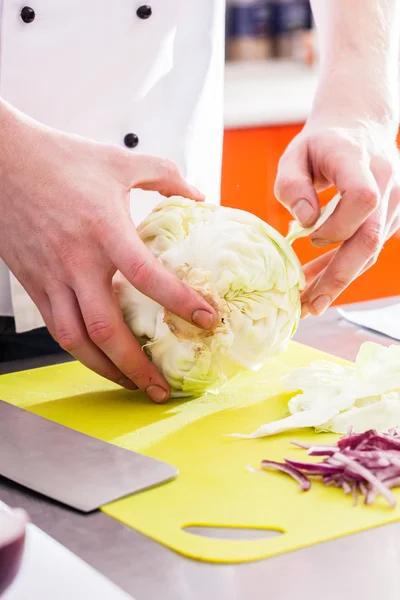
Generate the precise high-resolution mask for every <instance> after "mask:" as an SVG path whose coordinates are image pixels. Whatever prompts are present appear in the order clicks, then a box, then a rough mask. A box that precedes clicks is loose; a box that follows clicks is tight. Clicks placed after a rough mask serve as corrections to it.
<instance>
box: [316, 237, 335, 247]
mask: <svg viewBox="0 0 400 600" xmlns="http://www.w3.org/2000/svg"><path fill="white" fill-rule="evenodd" d="M311 243H312V245H313V246H316V247H317V248H324V247H325V246H329V245H330V244H332V242H330V241H329V240H323V239H322V238H311Z"/></svg>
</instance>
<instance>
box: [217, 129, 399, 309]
mask: <svg viewBox="0 0 400 600" xmlns="http://www.w3.org/2000/svg"><path fill="white" fill-rule="evenodd" d="M301 128H302V124H298V125H284V126H277V127H262V128H254V129H241V130H229V131H226V132H225V139H224V158H223V167H222V204H223V205H224V206H231V207H234V208H241V209H245V210H248V211H249V212H252V213H254V214H255V215H257V216H258V217H260V218H262V219H264V220H265V221H267V222H268V223H270V224H271V225H272V226H273V227H275V228H276V229H277V230H278V231H280V232H281V233H282V234H284V235H286V233H287V230H288V225H289V221H290V220H291V216H290V215H289V213H288V212H287V211H286V209H284V208H283V207H282V206H281V205H280V204H279V203H278V202H277V200H276V199H275V196H274V182H275V176H276V172H277V168H278V162H279V158H280V156H281V155H282V153H283V151H284V150H285V148H286V146H287V145H288V144H289V142H290V141H291V140H292V139H293V137H294V136H295V135H297V133H299V131H300V130H301ZM333 194H334V191H333V190H329V191H327V192H324V193H323V194H321V196H320V198H321V203H322V204H325V203H326V202H327V201H328V200H329V199H330V198H331V197H332V196H333ZM294 248H295V250H296V252H297V254H298V256H299V258H300V261H301V262H302V264H304V263H306V262H308V261H309V260H312V259H313V258H316V257H317V256H319V255H320V254H322V253H323V251H321V250H318V249H317V248H314V247H313V246H312V245H311V243H310V241H309V240H308V239H303V240H299V241H298V242H296V243H295V244H294ZM399 262H400V236H399V234H397V235H396V236H394V237H393V238H392V239H391V240H389V241H388V242H386V244H385V247H384V248H383V250H382V253H381V255H380V257H379V260H378V262H377V263H376V265H374V266H373V267H372V268H371V269H369V271H367V272H366V273H365V274H364V275H362V276H361V277H359V278H358V279H357V280H356V281H354V282H353V283H352V284H351V286H350V287H349V288H348V289H347V290H345V292H344V293H343V294H342V295H341V296H340V297H339V298H338V300H337V301H336V304H341V303H346V302H359V301H362V300H372V299H374V298H382V297H388V296H395V295H400V274H399V272H400V270H399V268H398V264H399Z"/></svg>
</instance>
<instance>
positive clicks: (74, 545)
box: [0, 300, 400, 600]
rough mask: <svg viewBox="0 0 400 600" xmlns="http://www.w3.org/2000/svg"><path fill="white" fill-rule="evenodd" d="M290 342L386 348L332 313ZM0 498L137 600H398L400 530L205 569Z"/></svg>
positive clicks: (119, 531)
mask: <svg viewBox="0 0 400 600" xmlns="http://www.w3.org/2000/svg"><path fill="white" fill-rule="evenodd" d="M392 301H393V300H392ZM390 302H391V301H390V300H389V301H379V302H375V303H369V306H378V305H384V304H385V303H386V304H388V303H390ZM365 306H366V307H367V305H365ZM359 308H361V306H359ZM296 339H297V341H300V342H303V343H306V344H309V345H310V346H314V347H317V348H320V349H321V350H325V351H327V352H331V353H332V354H336V355H339V356H342V357H344V358H347V359H350V360H351V359H354V358H355V355H356V354H357V351H358V348H359V346H360V344H361V343H362V342H364V341H366V340H368V339H369V340H373V341H377V342H379V343H382V344H386V345H388V344H390V343H392V340H390V339H388V338H385V337H384V336H380V335H376V334H374V333H372V332H367V331H364V330H361V329H359V328H358V327H356V326H354V325H351V324H350V323H346V322H345V321H343V320H342V319H340V317H339V315H338V314H337V312H336V311H335V310H334V309H331V310H329V311H328V312H327V313H326V315H325V316H323V317H320V318H319V319H314V318H311V317H309V318H308V319H307V320H306V321H304V322H303V323H302V324H301V326H300V328H299V331H298V334H297V335H296ZM0 498H1V499H2V500H4V501H5V502H7V503H8V504H10V505H12V506H22V507H23V508H25V509H26V510H27V511H28V512H29V514H30V515H31V518H32V520H33V521H34V522H35V523H36V524H37V525H38V526H39V527H41V528H42V529H44V530H45V531H46V532H47V533H49V534H50V535H52V536H53V537H54V538H56V539H57V540H59V541H60V542H61V543H63V544H64V545H65V546H67V547H68V548H70V549H71V550H72V551H73V552H75V553H76V554H78V555H79V556H81V557H82V558H83V559H84V560H86V561H87V562H88V563H90V564H91V565H93V566H94V567H95V568H97V569H98V570H99V571H101V572H102V573H104V574H105V575H106V576H107V577H109V578H110V579H112V580H113V581H115V583H117V584H118V585H119V586H120V587H122V588H123V589H125V590H126V591H127V592H129V593H131V594H132V595H133V596H134V597H135V598H136V600H159V599H160V598H163V600H206V599H207V600H265V599H266V598H277V599H279V600H293V598H299V600H305V599H306V600H320V599H321V598H323V600H338V599H339V598H340V599H341V600H353V598H363V600H376V598H377V597H383V598H385V600H398V598H399V589H400V524H394V525H388V526H385V527H380V528H378V529H375V530H370V531H367V532H365V533H360V534H356V535H351V536H348V537H345V538H341V539H339V540H336V541H334V542H329V543H325V544H319V545H317V546H313V547H310V548H306V549H303V550H300V551H298V552H293V553H290V554H285V555H282V556H279V557H276V558H272V559H269V560H265V561H260V562H255V563H251V564H244V565H233V566H232V565H210V564H207V563H200V562H195V561H192V560H189V559H185V558H184V557H182V556H180V555H178V554H175V553H174V552H172V551H170V550H168V549H167V548H164V547H163V546H160V545H159V544H157V543H156V542H153V541H152V540H150V539H147V538H145V537H144V536H142V535H140V534H139V533H137V532H136V531H133V530H131V529H129V528H127V527H125V526H124V525H122V524H120V523H118V522H117V521H114V520H112V519H111V518H108V517H107V516H106V515H104V514H102V513H98V512H96V513H91V514H89V515H81V514H78V513H74V512H73V511H70V510H68V509H67V508H63V507H61V506H58V505H56V504H55V503H52V502H50V501H45V500H43V498H40V497H38V496H35V495H34V494H32V493H27V492H26V491H25V490H23V489H21V488H18V487H17V486H15V485H12V484H10V483H8V482H0Z"/></svg>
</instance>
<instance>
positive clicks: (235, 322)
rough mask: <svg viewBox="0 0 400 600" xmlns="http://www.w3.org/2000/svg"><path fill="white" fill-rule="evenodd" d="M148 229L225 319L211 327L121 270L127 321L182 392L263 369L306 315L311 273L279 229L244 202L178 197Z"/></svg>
mask: <svg viewBox="0 0 400 600" xmlns="http://www.w3.org/2000/svg"><path fill="white" fill-rule="evenodd" d="M138 233H139V235H140V237H141V239H142V241H143V242H144V244H145V245H146V246H147V247H148V248H149V249H150V250H151V252H152V253H153V254H154V255H155V256H156V257H157V258H158V260H159V261H160V262H161V263H162V264H163V265H164V267H165V268H166V269H168V270H169V271H171V272H172V273H174V274H175V275H176V276H177V277H179V278H180V279H181V280H182V281H184V282H186V283H187V284H188V285H189V286H191V287H192V288H194V289H195V290H198V291H199V292H200V293H201V294H203V296H204V297H205V298H207V299H208V300H209V302H210V303H211V304H212V305H213V306H214V307H215V308H216V309H217V311H218V313H219V317H220V319H219V325H218V326H217V328H216V329H215V331H214V332H209V331H203V330H201V329H199V328H197V327H196V326H194V325H191V324H188V323H186V322H185V321H183V320H182V319H180V318H179V317H176V316H175V315H172V314H171V313H170V312H169V311H167V310H165V309H164V308H163V307H162V306H160V305H159V304H157V303H156V302H154V301H153V300H151V299H149V298H147V297H146V296H144V295H143V294H141V293H140V292H138V291H137V290H136V289H135V288H134V287H133V286H132V285H131V284H130V283H129V282H128V281H127V280H126V279H125V278H124V277H122V275H121V274H120V273H118V274H117V275H116V277H115V279H114V287H115V290H116V293H117V297H118V300H119V303H120V306H121V309H122V312H123V316H124V320H125V322H126V324H127V325H128V327H129V328H130V330H131V331H132V332H133V334H134V335H135V337H136V338H137V339H138V340H139V341H140V343H141V344H142V347H143V349H144V351H145V352H146V353H147V354H148V356H149V357H150V358H151V360H152V361H153V363H154V364H155V365H156V366H157V367H158V369H159V370H160V371H161V372H162V373H163V374H164V376H165V378H166V379H167V381H168V383H169V384H170V386H171V392H172V396H173V397H179V396H181V397H184V396H198V395H201V394H203V393H204V392H205V391H214V392H217V391H218V390H219V389H220V388H221V386H222V385H223V384H224V383H225V382H226V381H227V380H228V379H230V378H232V377H233V376H235V375H236V374H237V373H239V372H240V371H243V370H244V369H253V370H254V369H257V368H258V367H259V366H260V365H261V364H262V363H263V362H264V361H265V360H266V359H267V358H269V357H270V356H274V355H276V354H279V353H281V352H282V351H283V350H284V349H285V347H286V345H287V343H288V341H289V340H290V338H291V337H292V335H293V334H294V332H295V330H296V328H297V325H298V322H299V318H300V291H301V289H302V288H303V287H304V284H305V281H304V275H303V271H302V268H301V265H300V262H299V260H298V258H297V256H296V254H295V252H294V251H293V249H292V247H291V245H290V243H289V242H288V241H287V240H286V239H285V238H284V237H283V236H281V235H280V234H279V233H278V232H277V231H276V230H275V229H274V228H273V227H271V226H270V225H268V224H266V223H265V222H264V221H262V220H261V219H259V218H258V217H256V216H254V215H252V214H250V213H248V212H245V211H242V210H237V209H233V208H226V207H218V206H215V205H212V204H206V203H198V202H193V201H191V200H187V199H185V198H181V197H172V198H169V199H168V200H165V201H164V202H162V203H161V204H160V205H159V206H158V207H157V208H156V209H155V210H154V211H153V212H152V213H151V214H150V215H149V216H148V217H147V218H146V219H145V220H144V221H143V222H142V223H141V225H140V226H139V227H138Z"/></svg>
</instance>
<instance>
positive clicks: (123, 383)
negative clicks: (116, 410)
mask: <svg viewBox="0 0 400 600" xmlns="http://www.w3.org/2000/svg"><path fill="white" fill-rule="evenodd" d="M117 383H118V385H120V386H121V387H123V388H126V389H127V390H132V391H133V390H137V389H139V388H138V386H137V385H135V384H134V383H133V381H131V380H130V379H128V378H127V377H121V379H119V380H118V381H117Z"/></svg>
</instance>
